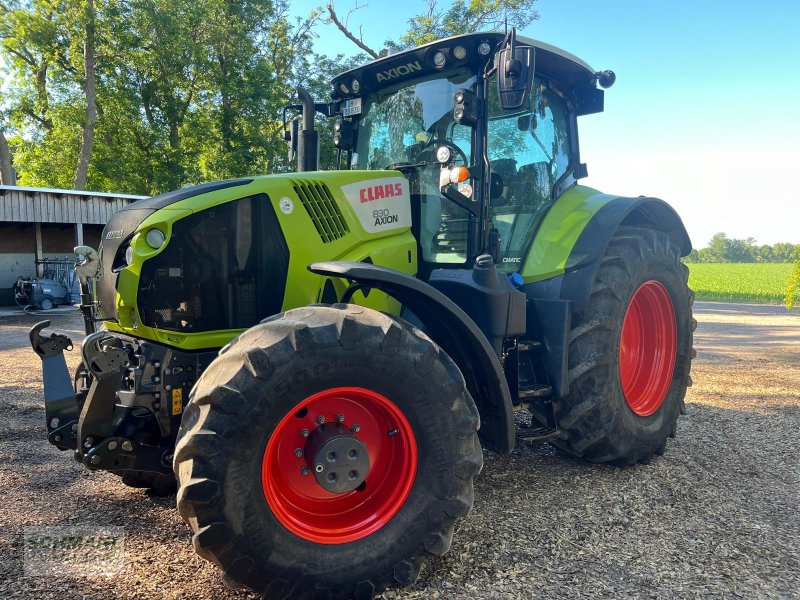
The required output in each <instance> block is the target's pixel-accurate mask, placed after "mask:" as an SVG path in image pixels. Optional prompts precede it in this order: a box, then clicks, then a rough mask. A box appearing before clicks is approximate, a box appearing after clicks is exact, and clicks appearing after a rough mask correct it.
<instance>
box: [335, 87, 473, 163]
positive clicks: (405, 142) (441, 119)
mask: <svg viewBox="0 0 800 600" xmlns="http://www.w3.org/2000/svg"><path fill="white" fill-rule="evenodd" d="M475 79H476V78H475V76H474V75H471V74H470V73H460V74H455V75H452V76H450V77H448V78H440V79H431V80H428V81H418V82H416V83H413V84H411V85H408V86H406V87H402V88H400V89H397V88H394V89H392V88H388V89H386V90H381V91H379V92H377V93H374V94H370V95H369V96H366V97H365V98H362V109H361V110H362V112H361V115H360V117H359V118H357V119H355V123H354V124H355V134H356V145H355V148H354V149H353V150H354V151H353V157H352V160H351V163H350V168H352V169H370V170H372V169H385V168H387V167H390V166H402V165H410V164H417V163H421V162H426V161H432V160H434V159H435V156H434V152H432V151H435V146H436V145H438V144H435V142H436V141H442V140H444V141H449V142H454V143H456V144H457V145H458V147H459V148H460V149H461V150H462V151H463V152H464V153H465V154H466V155H467V156H466V158H467V160H469V158H470V157H469V153H470V149H471V148H470V147H471V145H472V144H471V140H472V130H471V128H469V127H466V126H464V125H459V124H456V123H455V122H454V121H453V95H454V94H455V92H456V90H458V89H460V88H474V86H475ZM462 160H463V158H462Z"/></svg>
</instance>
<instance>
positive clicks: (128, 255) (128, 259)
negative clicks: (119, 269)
mask: <svg viewBox="0 0 800 600" xmlns="http://www.w3.org/2000/svg"><path fill="white" fill-rule="evenodd" d="M132 262H133V246H128V247H127V248H126V249H125V266H128V265H130V264H131V263H132Z"/></svg>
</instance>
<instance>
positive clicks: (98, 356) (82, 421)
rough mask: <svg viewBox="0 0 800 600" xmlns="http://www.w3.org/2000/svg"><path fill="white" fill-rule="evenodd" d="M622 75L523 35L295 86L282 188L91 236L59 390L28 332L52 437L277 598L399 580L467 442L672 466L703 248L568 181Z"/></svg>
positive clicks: (201, 202) (467, 505) (673, 218)
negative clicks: (668, 456) (322, 132)
mask: <svg viewBox="0 0 800 600" xmlns="http://www.w3.org/2000/svg"><path fill="white" fill-rule="evenodd" d="M613 82H614V74H613V72H611V71H602V72H596V71H594V70H592V69H591V68H590V67H589V66H588V65H587V64H586V63H584V62H583V61H581V60H580V59H578V58H576V57H574V56H572V55H570V54H568V53H566V52H564V51H562V50H559V49H557V48H554V47H552V46H549V45H547V44H543V43H540V42H536V41H533V40H529V39H524V38H519V39H517V38H516V35H515V33H514V31H513V30H512V31H511V32H510V33H508V34H502V33H475V34H468V35H461V36H457V37H452V38H449V39H444V40H440V41H437V42H435V43H431V44H427V45H424V46H420V47H418V48H414V49H412V50H408V51H405V52H402V53H397V54H392V55H388V56H384V57H381V58H379V59H377V60H375V61H373V62H371V63H369V64H366V65H364V66H362V67H360V68H357V69H353V70H351V71H349V72H347V73H344V74H342V75H340V76H338V77H336V78H335V79H334V80H333V82H332V84H333V88H332V94H331V100H330V102H325V103H315V102H314V100H313V99H312V98H311V96H310V95H309V94H308V93H307V92H305V91H304V90H299V99H300V103H299V104H298V105H297V106H296V107H287V108H288V109H289V111H290V112H289V114H291V111H292V110H297V111H298V112H299V114H300V116H301V118H300V119H297V118H295V119H294V120H292V119H290V120H289V121H288V122H287V139H288V140H289V142H290V148H291V150H290V151H291V152H293V153H294V154H295V156H296V157H297V162H298V172H296V173H291V174H275V175H269V176H259V177H248V178H242V179H236V180H231V181H222V182H218V183H207V184H203V185H198V186H195V187H188V188H184V189H180V190H177V191H174V192H169V193H166V194H163V195H160V196H156V197H153V198H150V199H146V200H141V201H137V202H134V203H132V204H130V205H129V206H127V207H126V208H124V209H122V210H121V211H119V212H118V213H116V214H115V215H114V216H113V217H112V218H111V220H110V221H109V223H108V225H107V226H106V228H105V230H104V233H103V237H102V247H101V249H100V251H99V253H96V252H95V251H93V250H92V249H90V248H87V247H82V248H79V249H78V251H79V252H81V253H82V254H83V255H84V260H83V261H82V263H81V264H80V265H79V266H78V267H77V270H78V275H79V277H80V281H81V290H82V306H81V310H82V311H83V315H84V320H85V323H86V329H87V337H86V338H85V340H84V341H83V344H82V348H81V353H82V364H81V367H80V368H79V369H78V371H77V372H76V373H75V374H74V377H72V376H70V374H69V373H68V370H67V367H66V362H65V359H64V354H63V350H65V349H71V348H72V342H71V341H70V340H69V339H68V338H67V337H66V336H63V335H60V334H50V335H49V336H47V335H42V333H41V332H42V330H43V329H44V328H46V327H48V326H49V322H47V321H45V322H42V323H39V324H37V325H36V326H35V327H34V328H33V329H32V331H31V343H32V346H33V348H34V350H35V351H36V352H37V354H38V355H39V356H40V357H41V359H42V362H43V376H44V392H45V403H46V411H47V426H48V430H49V441H50V442H51V443H52V444H53V445H55V446H56V447H58V448H59V449H61V450H70V451H72V452H73V453H74V456H75V459H76V460H77V461H78V462H80V463H81V464H83V465H85V466H86V467H87V468H89V469H92V470H106V471H111V472H113V473H117V474H119V475H120V476H121V477H122V480H123V481H124V482H125V483H127V484H128V485H132V486H139V487H148V488H151V489H152V490H153V492H154V493H170V492H171V491H174V490H176V489H177V504H178V510H179V511H180V514H181V516H182V517H183V519H184V520H185V521H186V522H187V523H188V524H189V526H190V527H191V529H192V531H193V533H194V537H193V543H194V547H195V549H196V550H197V552H198V553H199V554H200V555H201V556H203V557H204V558H206V559H208V560H210V561H212V562H214V563H215V564H217V565H218V566H219V567H220V568H221V569H222V571H223V572H224V580H225V581H226V582H227V583H228V584H229V585H231V586H234V587H246V588H251V589H253V590H256V591H258V592H260V593H263V594H264V595H265V597H269V598H289V597H292V598H294V597H314V598H316V597H325V598H349V597H355V598H371V597H372V596H373V595H374V594H375V593H376V592H378V591H380V590H381V589H383V588H385V587H386V586H389V585H396V584H399V585H409V584H411V583H413V582H414V581H415V579H416V578H417V576H418V574H419V571H420V568H421V566H422V564H423V563H424V561H425V559H426V557H427V556H428V555H430V554H435V555H442V554H444V553H446V552H447V551H448V549H449V548H450V545H451V541H452V537H453V528H454V525H455V523H456V521H457V520H458V519H459V518H461V517H464V516H465V515H466V514H467V513H468V512H469V511H470V510H471V508H472V505H473V478H474V477H475V476H476V475H477V474H478V472H479V471H480V470H481V467H482V464H483V458H482V448H481V445H483V446H484V447H485V448H487V449H488V450H491V451H494V452H497V453H501V454H504V453H509V452H511V451H512V450H513V449H514V447H515V444H517V443H520V442H524V443H538V442H548V443H550V444H552V445H554V446H556V447H557V448H559V449H561V450H563V451H564V452H566V453H567V454H569V455H571V456H574V457H578V458H581V459H585V460H588V461H592V462H604V463H612V464H615V465H633V464H636V463H647V462H649V461H650V460H651V458H652V457H653V456H654V455H659V454H662V453H663V452H664V450H665V446H666V443H667V438H669V437H672V436H674V435H675V426H676V421H677V419H678V416H679V414H680V413H681V412H682V411H683V408H684V395H685V393H686V388H687V386H688V385H690V383H691V380H690V377H689V369H690V362H691V358H692V356H693V350H692V331H693V329H694V326H695V321H694V320H693V319H692V312H691V305H692V300H693V295H692V292H691V291H690V290H689V289H688V287H687V276H688V272H687V269H686V267H685V266H684V265H683V264H682V263H681V260H680V257H681V256H684V255H686V254H687V253H688V252H689V251H690V249H691V243H690V241H689V237H688V235H687V233H686V230H685V229H684V226H683V224H682V223H681V220H680V218H679V217H678V215H677V214H676V213H675V211H674V210H673V209H672V208H670V207H669V206H668V205H667V204H666V203H664V202H663V201H661V200H658V199H655V198H646V197H642V196H640V197H637V198H624V197H618V196H614V195H608V194H602V193H600V192H598V191H597V190H594V189H591V188H588V187H585V186H582V185H579V183H578V180H579V179H581V178H582V177H585V176H586V166H585V165H584V164H582V163H581V162H580V158H579V153H578V135H577V117H579V116H582V115H586V114H591V113H597V112H600V111H602V110H603V94H604V92H603V89H601V88H606V87H609V86H610V85H611V84H612V83H613ZM315 113H322V114H324V115H326V116H328V117H332V118H335V125H334V127H333V131H334V140H333V142H334V146H335V147H336V148H337V149H338V169H337V170H334V171H326V172H320V171H319V170H318V158H317V155H318V147H319V134H318V132H317V131H315V129H314V118H315ZM98 254H99V255H98ZM98 322H102V323H103V324H104V327H103V328H102V330H96V329H95V324H96V323H98Z"/></svg>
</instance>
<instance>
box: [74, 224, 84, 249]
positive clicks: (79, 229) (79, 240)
mask: <svg viewBox="0 0 800 600" xmlns="http://www.w3.org/2000/svg"><path fill="white" fill-rule="evenodd" d="M75 245H76V246H83V223H75Z"/></svg>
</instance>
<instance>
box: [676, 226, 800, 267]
mask: <svg viewBox="0 0 800 600" xmlns="http://www.w3.org/2000/svg"><path fill="white" fill-rule="evenodd" d="M798 251H800V244H797V245H795V244H790V243H784V242H780V243H777V244H774V245H772V246H770V245H768V244H762V245H760V246H759V245H757V243H756V240H755V238H752V237H749V238H746V239H743V240H742V239H736V238H729V237H728V236H727V235H725V233H722V232H720V233H716V234H714V236H713V237H712V238H711V241H710V242H709V243H708V246H706V247H705V248H702V249H700V250H696V249H695V250H692V251H691V253H689V255H688V256H687V257H686V259H685V260H686V262H689V263H692V262H699V263H752V262H764V263H788V262H791V261H792V260H793V256H794V255H795V254H796V253H797V252H798Z"/></svg>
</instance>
